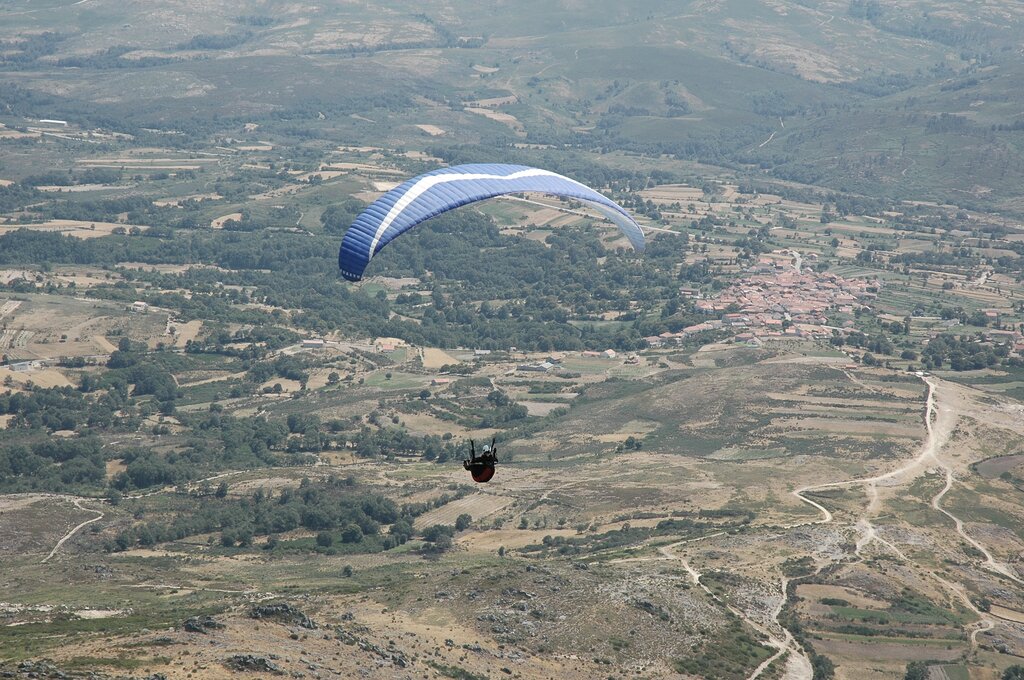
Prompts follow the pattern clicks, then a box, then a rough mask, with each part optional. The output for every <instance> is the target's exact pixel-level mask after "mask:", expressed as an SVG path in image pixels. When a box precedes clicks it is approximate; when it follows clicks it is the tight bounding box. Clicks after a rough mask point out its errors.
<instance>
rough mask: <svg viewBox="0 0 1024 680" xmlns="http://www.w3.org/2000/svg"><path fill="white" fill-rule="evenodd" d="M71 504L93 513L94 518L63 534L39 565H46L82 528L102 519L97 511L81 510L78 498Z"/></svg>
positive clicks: (80, 502) (101, 514)
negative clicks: (94, 514)
mask: <svg viewBox="0 0 1024 680" xmlns="http://www.w3.org/2000/svg"><path fill="white" fill-rule="evenodd" d="M72 502H73V503H74V504H75V507H76V508H78V509H79V510H85V511H86V512H95V513H96V516H95V517H93V518H92V519H87V520H86V521H84V522H82V523H81V524H79V525H78V526H76V527H75V528H74V529H72V530H71V531H69V532H68V533H66V534H64V536H63V537H62V538H61V539H60V540H59V541H57V545H55V546H53V550H51V551H50V554H49V555H47V556H46V557H44V558H43V561H42V562H40V564H46V563H47V562H49V561H50V558H51V557H53V556H54V555H56V554H57V551H58V550H60V547H61V546H62V545H64V543H65V542H66V541H67V540H68V539H69V538H71V537H72V536H74V535H75V534H77V533H78V532H79V530H80V529H82V528H84V527H86V526H88V525H90V524H92V523H93V522H98V521H100V520H101V519H103V513H102V512H100V511H99V510H93V509H92V508H83V507H82V500H81V499H80V498H76V499H74V500H73V501H72Z"/></svg>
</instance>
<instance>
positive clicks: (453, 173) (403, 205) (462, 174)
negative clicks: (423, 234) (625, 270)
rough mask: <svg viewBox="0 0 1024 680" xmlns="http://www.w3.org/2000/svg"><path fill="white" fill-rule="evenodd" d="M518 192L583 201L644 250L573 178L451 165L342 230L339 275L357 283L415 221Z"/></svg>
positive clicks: (631, 228) (621, 212) (637, 235)
mask: <svg viewBox="0 0 1024 680" xmlns="http://www.w3.org/2000/svg"><path fill="white" fill-rule="evenodd" d="M520 192H539V193H546V194H554V195H556V196H565V197H568V198H574V199H577V200H579V201H582V202H584V203H587V204H588V205H590V206H592V207H594V208H596V209H598V210H599V211H601V213H602V214H604V215H605V216H606V217H608V219H610V220H612V221H613V222H614V223H615V224H616V225H617V226H618V227H619V229H621V230H622V232H623V233H624V234H625V235H626V238H627V239H629V242H630V244H631V245H632V246H633V248H634V249H635V250H637V251H643V249H644V233H643V231H642V230H641V229H640V226H639V225H638V224H637V223H636V221H635V220H634V219H633V218H632V217H630V215H629V213H628V212H626V210H625V209H624V208H622V207H621V206H620V205H618V204H617V203H616V202H615V201H612V200H611V199H609V198H607V197H605V196H603V195H601V194H600V193H598V192H597V191H594V190H593V189H591V188H590V187H587V186H585V185H583V184H580V183H579V182H577V181H576V180H573V179H569V178H568V177H564V176H562V175H559V174H557V173H554V172H551V171H550V170H542V169H540V168H531V167H527V166H525V165H500V164H486V163H485V164H472V165H456V166H454V167H450V168H441V169H439V170H434V171H433V172H428V173H426V174H424V175H420V176H419V177H414V178H413V179H410V180H408V181H406V182H404V183H402V184H401V185H400V186H398V187H396V188H394V189H392V190H391V191H389V192H387V193H386V194H384V195H383V196H381V197H380V198H378V199H377V200H376V201H374V202H373V203H372V204H371V205H370V206H369V207H367V208H366V210H364V211H363V212H362V213H361V214H360V215H359V217H357V218H356V220H355V222H353V223H352V226H350V227H349V228H348V231H346V232H345V238H344V239H343V240H342V243H341V251H340V252H339V253H338V266H339V267H340V268H341V273H342V275H343V276H344V277H345V278H346V279H348V280H349V281H358V280H360V279H361V278H362V277H363V271H364V270H365V269H366V266H367V265H368V264H369V263H370V259H371V258H373V256H374V255H376V254H377V253H378V252H379V251H380V249H381V248H383V247H384V246H386V245H387V244H388V243H390V242H391V241H392V240H393V239H394V238H396V237H397V236H400V235H402V234H404V233H405V232H406V231H408V230H409V229H412V228H413V227H415V226H416V225H417V224H419V223H420V222H423V221H424V220H428V219H430V218H431V217H435V216H437V215H440V214H441V213H443V212H447V211H449V210H452V209H453V208H458V207H459V206H463V205H466V204H467V203H474V202H476V201H482V200H484V199H486V198H492V197H494V196H501V195H503V194H512V193H520Z"/></svg>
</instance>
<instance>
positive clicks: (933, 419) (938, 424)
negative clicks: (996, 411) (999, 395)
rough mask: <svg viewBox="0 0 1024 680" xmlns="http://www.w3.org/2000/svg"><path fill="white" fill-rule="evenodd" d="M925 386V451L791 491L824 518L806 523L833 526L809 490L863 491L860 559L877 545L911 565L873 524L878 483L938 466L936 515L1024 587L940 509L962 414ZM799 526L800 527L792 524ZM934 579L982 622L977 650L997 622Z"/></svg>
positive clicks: (933, 383) (933, 385)
mask: <svg viewBox="0 0 1024 680" xmlns="http://www.w3.org/2000/svg"><path fill="white" fill-rule="evenodd" d="M922 379H923V380H924V382H925V384H927V385H928V398H927V401H926V404H925V428H926V431H927V435H926V436H925V440H924V443H923V444H922V446H921V451H920V453H919V454H918V455H917V456H916V457H915V458H913V459H911V460H910V461H908V462H906V463H904V464H903V465H901V466H900V467H898V468H896V469H895V470H891V471H889V472H886V473H883V474H879V475H875V476H874V477H867V478H864V479H851V480H845V481H839V482H828V483H825V484H814V485H809V486H805V487H801V488H799V489H797V490H795V491H793V495H794V496H796V497H797V498H799V499H800V500H801V501H803V502H804V503H807V504H808V505H811V506H812V507H814V508H816V509H817V510H818V511H819V512H821V513H822V518H821V519H818V520H814V521H812V522H805V524H827V523H829V522H832V521H833V519H834V518H833V515H832V513H831V512H829V510H828V509H827V508H825V507H824V506H822V505H821V504H820V503H817V502H815V501H813V500H811V499H810V498H807V497H806V496H804V495H803V494H804V493H805V492H808V491H814V490H820V489H836V488H845V487H850V486H863V487H864V488H865V493H866V494H867V496H868V504H867V506H866V507H865V509H864V511H863V512H862V513H861V515H860V517H858V518H857V523H856V527H857V528H858V530H859V531H860V532H861V536H860V538H859V539H858V540H857V543H856V547H855V553H856V555H857V556H858V557H859V556H860V552H861V550H862V549H863V548H864V547H866V546H867V545H868V544H870V543H871V542H873V541H877V542H878V543H880V544H882V545H884V546H885V547H886V548H888V549H889V550H890V551H892V552H893V553H895V554H896V556H897V557H899V558H900V559H901V560H903V561H905V562H909V559H908V557H907V556H906V555H905V554H904V553H903V552H902V551H901V550H900V549H899V548H897V547H896V546H895V545H893V544H892V543H890V542H889V541H886V540H885V539H883V538H882V537H881V536H879V535H878V532H877V531H876V530H875V527H874V525H873V524H872V523H871V519H872V518H873V517H874V516H875V515H876V513H877V510H878V505H879V493H878V487H879V484H882V483H885V485H886V486H889V485H893V484H894V483H900V482H901V481H902V483H904V484H909V483H910V482H912V481H913V480H914V479H916V478H917V477H918V476H919V475H921V474H923V473H924V472H926V471H927V470H928V469H929V467H932V466H938V467H939V468H940V469H941V470H942V471H943V472H944V474H945V478H946V483H945V485H944V486H943V488H942V490H941V491H939V492H938V493H937V494H935V496H933V497H932V500H931V506H932V508H934V509H935V510H937V511H938V512H941V513H942V514H943V515H945V516H946V517H948V518H949V519H951V520H952V521H953V523H954V525H955V526H956V531H957V534H959V536H960V537H961V538H962V539H963V540H964V541H966V542H967V543H969V544H970V545H972V546H974V547H975V548H976V549H977V550H978V551H979V552H980V553H981V554H982V555H983V556H984V558H985V559H984V561H983V563H982V564H983V566H984V567H985V568H987V569H989V570H990V571H993V572H996V573H998V574H1000V575H1002V576H1005V577H1006V578H1009V579H1010V580H1011V581H1013V582H1015V583H1017V584H1020V585H1024V580H1022V579H1021V578H1020V577H1018V576H1017V575H1016V574H1014V573H1013V571H1012V570H1011V569H1010V568H1009V567H1008V566H1006V565H1005V564H1002V563H1001V562H998V561H997V560H996V559H995V558H994V557H993V555H992V553H991V552H989V550H988V549H987V548H986V547H985V546H983V545H982V544H981V543H979V542H978V541H977V540H975V539H973V538H971V536H970V535H968V533H967V531H966V529H965V528H964V523H963V521H962V520H961V519H960V518H959V517H957V516H955V515H954V514H953V513H951V512H949V511H948V510H946V509H945V508H943V507H942V498H943V497H944V496H945V495H946V494H947V493H948V492H949V490H950V489H951V488H952V487H953V484H954V482H955V478H954V476H953V468H952V466H950V465H949V464H948V463H946V462H945V461H944V460H943V459H942V458H941V457H940V455H939V454H940V452H941V451H942V449H943V447H944V446H945V445H946V443H947V442H948V441H949V437H950V434H951V433H952V432H953V431H954V430H955V428H956V426H957V423H958V422H959V421H960V413H959V411H958V410H957V409H956V408H954V407H953V406H952V405H945V404H944V405H942V406H941V407H940V406H939V405H938V403H937V391H938V382H937V379H935V378H931V377H925V378H922ZM909 473H913V474H912V475H911V476H910V477H909V478H908V479H906V480H901V478H902V477H903V476H904V475H908V474H909ZM794 526H799V525H794ZM931 577H932V578H933V579H934V580H935V581H937V582H938V583H940V584H941V585H942V586H943V587H944V588H945V589H946V590H948V591H949V592H951V593H952V594H953V595H954V596H955V597H957V598H958V599H960V600H961V601H962V602H963V603H964V605H965V606H966V607H967V608H968V609H970V610H971V611H972V612H974V614H975V615H976V616H977V617H978V619H979V621H978V623H977V626H976V627H975V628H974V630H972V631H971V634H970V640H971V647H972V648H976V647H977V645H978V634H979V633H983V632H985V631H988V630H991V629H992V628H994V627H995V624H996V621H995V619H994V618H992V617H991V616H990V615H989V614H987V613H986V612H982V611H981V610H979V609H978V607H977V606H975V604H974V602H973V601H972V600H971V598H970V595H969V593H968V590H967V588H966V587H965V586H964V584H962V583H954V582H951V581H949V580H947V579H946V578H943V577H942V576H939V575H938V574H931Z"/></svg>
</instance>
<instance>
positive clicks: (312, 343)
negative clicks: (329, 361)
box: [302, 338, 326, 349]
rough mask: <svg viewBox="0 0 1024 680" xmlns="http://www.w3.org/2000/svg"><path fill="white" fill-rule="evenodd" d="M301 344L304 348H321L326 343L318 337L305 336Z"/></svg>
mask: <svg viewBox="0 0 1024 680" xmlns="http://www.w3.org/2000/svg"><path fill="white" fill-rule="evenodd" d="M302 346H303V347H304V348H305V349H323V348H324V347H325V346H326V343H325V342H324V341H323V340H322V339H320V338H306V339H305V340H303V341H302Z"/></svg>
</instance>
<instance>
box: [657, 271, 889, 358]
mask: <svg viewBox="0 0 1024 680" xmlns="http://www.w3.org/2000/svg"><path fill="white" fill-rule="evenodd" d="M765 269H766V268H765V267H758V268H755V269H754V271H753V272H752V273H748V275H747V276H745V277H743V278H742V279H740V280H739V281H737V282H736V283H734V284H733V285H732V286H730V287H729V288H728V289H726V290H724V291H722V293H721V294H720V295H718V296H716V297H714V298H710V299H707V300H699V299H698V300H697V301H696V302H695V303H694V307H695V308H696V309H697V310H698V311H701V312H704V313H706V314H709V315H712V314H718V315H720V318H717V319H709V320H707V321H703V322H701V323H698V324H694V325H692V326H688V327H687V328H684V329H682V330H681V331H678V332H675V333H662V334H661V335H658V336H652V337H649V338H645V340H646V341H647V344H648V345H649V346H650V347H662V346H665V345H672V344H678V343H679V342H681V341H682V340H683V339H685V338H687V337H690V336H692V335H695V334H697V333H700V332H702V331H709V330H720V329H726V330H735V331H737V335H736V336H735V339H736V341H737V342H745V343H747V344H751V345H760V344H761V343H762V342H763V341H764V339H766V338H771V337H811V338H814V337H828V336H830V335H831V330H830V328H827V327H826V325H827V324H828V318H827V317H828V315H829V314H830V313H836V312H838V313H840V314H853V313H854V309H855V307H857V306H860V305H863V304H865V303H866V301H868V300H873V299H875V298H876V297H877V296H878V288H879V286H880V285H881V283H880V282H879V281H875V280H870V281H869V280H865V279H846V278H843V277H842V276H837V275H835V274H828V273H819V272H815V271H804V272H796V271H793V270H791V269H785V270H780V269H769V270H768V271H765ZM687 292H689V291H687ZM687 297H693V296H692V295H687Z"/></svg>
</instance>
